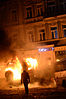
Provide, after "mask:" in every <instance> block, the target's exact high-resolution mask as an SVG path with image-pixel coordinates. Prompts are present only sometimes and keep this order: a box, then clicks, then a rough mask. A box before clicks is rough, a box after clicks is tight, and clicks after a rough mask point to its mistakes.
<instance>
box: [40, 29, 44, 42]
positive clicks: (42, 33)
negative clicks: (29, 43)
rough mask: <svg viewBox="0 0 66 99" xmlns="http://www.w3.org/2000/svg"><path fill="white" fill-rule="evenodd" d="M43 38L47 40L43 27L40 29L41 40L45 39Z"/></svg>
mask: <svg viewBox="0 0 66 99" xmlns="http://www.w3.org/2000/svg"><path fill="white" fill-rule="evenodd" d="M43 40H45V31H44V30H43V29H42V30H41V31H40V41H43Z"/></svg>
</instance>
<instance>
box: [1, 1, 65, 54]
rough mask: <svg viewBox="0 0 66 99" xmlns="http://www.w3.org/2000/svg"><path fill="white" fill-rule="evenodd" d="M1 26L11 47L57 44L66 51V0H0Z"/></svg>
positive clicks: (21, 47) (23, 47)
mask: <svg viewBox="0 0 66 99" xmlns="http://www.w3.org/2000/svg"><path fill="white" fill-rule="evenodd" d="M0 29H3V30H4V31H5V32H6V34H7V35H8V38H9V39H10V41H11V45H10V49H13V50H15V49H16V50H18V49H19V50H22V49H23V50H25V49H26V46H28V44H29V43H31V44H40V45H45V44H46V45H48V44H49V45H50V44H54V47H56V48H58V47H59V46H60V48H62V50H61V51H64V53H66V0H0ZM28 48H29V47H28ZM56 48H55V51H56V52H57V51H58V50H57V49H56ZM59 51H60V49H59Z"/></svg>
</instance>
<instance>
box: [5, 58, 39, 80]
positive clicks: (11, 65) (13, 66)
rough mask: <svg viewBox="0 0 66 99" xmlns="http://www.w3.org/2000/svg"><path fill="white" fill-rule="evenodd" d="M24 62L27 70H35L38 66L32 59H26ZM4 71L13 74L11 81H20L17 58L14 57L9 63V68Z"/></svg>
mask: <svg viewBox="0 0 66 99" xmlns="http://www.w3.org/2000/svg"><path fill="white" fill-rule="evenodd" d="M25 61H26V62H27V64H28V70H31V69H36V68H37V66H38V63H37V60H36V59H33V58H26V59H25ZM6 71H11V72H12V73H13V80H14V81H15V80H21V72H22V66H21V63H20V62H19V60H18V57H16V59H15V60H13V62H10V63H9V66H8V67H7V68H6V69H5V72H6Z"/></svg>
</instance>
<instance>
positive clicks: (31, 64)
mask: <svg viewBox="0 0 66 99" xmlns="http://www.w3.org/2000/svg"><path fill="white" fill-rule="evenodd" d="M26 62H27V64H28V66H29V67H28V70H31V69H36V68H37V66H38V62H37V59H32V58H26Z"/></svg>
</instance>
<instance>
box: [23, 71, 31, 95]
mask: <svg viewBox="0 0 66 99" xmlns="http://www.w3.org/2000/svg"><path fill="white" fill-rule="evenodd" d="M22 82H23V83H24V87H25V93H26V94H28V83H29V82H30V76H29V74H28V72H27V71H26V70H24V71H23V73H22V74H21V84H22Z"/></svg>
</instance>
